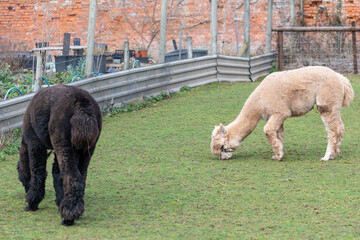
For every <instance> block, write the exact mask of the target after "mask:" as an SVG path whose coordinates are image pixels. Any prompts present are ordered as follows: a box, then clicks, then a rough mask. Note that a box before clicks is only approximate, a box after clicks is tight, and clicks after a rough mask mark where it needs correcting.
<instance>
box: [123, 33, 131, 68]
mask: <svg viewBox="0 0 360 240" xmlns="http://www.w3.org/2000/svg"><path fill="white" fill-rule="evenodd" d="M129 55H130V54H129V41H128V40H126V41H125V43H124V70H128V69H129Z"/></svg>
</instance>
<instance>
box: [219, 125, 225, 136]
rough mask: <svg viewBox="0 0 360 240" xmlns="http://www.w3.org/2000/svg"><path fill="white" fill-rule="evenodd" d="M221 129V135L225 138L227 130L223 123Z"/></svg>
mask: <svg viewBox="0 0 360 240" xmlns="http://www.w3.org/2000/svg"><path fill="white" fill-rule="evenodd" d="M219 127H220V134H221V135H222V136H224V135H225V133H226V130H225V127H224V125H222V123H220V125H219Z"/></svg>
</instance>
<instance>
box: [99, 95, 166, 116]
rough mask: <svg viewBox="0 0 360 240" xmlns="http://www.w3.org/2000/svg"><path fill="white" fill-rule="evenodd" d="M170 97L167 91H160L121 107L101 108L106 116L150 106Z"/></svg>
mask: <svg viewBox="0 0 360 240" xmlns="http://www.w3.org/2000/svg"><path fill="white" fill-rule="evenodd" d="M170 97H171V94H170V93H169V92H167V91H162V92H161V93H160V94H158V95H155V96H151V97H146V96H145V97H143V99H142V100H137V101H133V102H129V103H127V104H125V105H124V106H121V107H106V108H105V109H104V110H103V114H104V115H108V116H115V115H117V114H119V113H125V112H134V111H139V110H141V109H143V108H146V107H149V106H152V105H154V104H156V103H157V102H160V101H162V100H165V99H169V98H170Z"/></svg>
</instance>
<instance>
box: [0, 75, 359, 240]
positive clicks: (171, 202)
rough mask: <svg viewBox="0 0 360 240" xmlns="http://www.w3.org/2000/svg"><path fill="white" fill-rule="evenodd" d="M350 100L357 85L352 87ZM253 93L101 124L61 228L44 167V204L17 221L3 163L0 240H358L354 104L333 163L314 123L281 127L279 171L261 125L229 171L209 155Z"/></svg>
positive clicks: (218, 89) (176, 102) (226, 93)
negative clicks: (76, 216)
mask: <svg viewBox="0 0 360 240" xmlns="http://www.w3.org/2000/svg"><path fill="white" fill-rule="evenodd" d="M351 82H352V85H353V87H354V90H355V94H357V92H359V91H360V78H359V77H351ZM257 85H258V83H221V84H209V85H206V86H203V87H198V88H194V89H192V91H189V92H182V93H178V94H176V95H175V96H173V97H172V98H171V99H169V100H165V101H162V102H159V103H157V105H156V106H154V107H150V108H146V109H142V110H141V111H137V112H131V113H125V114H120V115H117V116H115V117H105V118H104V124H103V132H102V135H101V138H100V140H99V142H98V145H97V149H96V151H95V154H94V156H93V158H92V162H91V164H90V167H89V173H88V182H87V188H86V195H85V204H86V206H85V213H84V215H83V216H82V218H81V219H80V220H79V221H77V222H76V225H75V226H73V227H63V226H61V225H60V216H59V213H58V211H57V207H56V205H55V202H54V199H55V193H54V189H53V187H52V177H51V174H50V173H51V164H52V161H51V160H49V161H48V172H49V176H48V179H47V185H46V196H45V199H44V200H43V201H42V202H41V204H40V206H39V211H37V212H30V213H29V212H25V211H24V210H23V207H25V205H26V204H25V194H24V190H23V188H22V186H21V184H20V182H19V181H18V180H17V173H16V163H17V156H16V155H12V156H11V157H9V158H8V159H6V160H5V161H0V166H1V167H0V196H1V197H0V239H3V238H14V239H228V238H233V239H356V238H358V236H359V235H360V215H359V207H360V178H359V172H360V149H359V145H360V144H359V141H358V140H359V131H358V130H359V129H360V128H359V117H360V116H359V113H360V106H359V100H358V98H357V96H356V98H355V100H354V103H352V105H351V106H350V107H348V108H344V109H343V111H342V117H343V121H344V123H345V127H346V132H345V136H344V140H343V144H342V156H341V157H340V158H336V160H334V161H329V162H325V163H324V162H320V161H319V159H320V158H321V157H322V156H323V155H324V153H325V149H326V132H325V129H324V126H323V123H322V121H321V119H320V117H319V114H318V113H317V112H316V111H315V110H313V111H311V112H310V113H308V114H307V115H306V116H304V117H300V118H292V119H288V120H287V121H286V122H285V140H284V152H285V156H284V158H283V161H281V162H277V161H272V160H270V158H271V156H272V152H271V147H270V145H269V144H268V143H267V142H266V139H265V136H264V134H263V126H264V122H263V121H262V122H260V123H259V125H258V126H257V128H256V129H255V131H254V132H253V134H251V135H250V136H249V137H248V138H247V139H246V140H245V141H244V142H243V144H242V146H241V147H240V148H239V150H237V151H236V152H235V154H234V156H233V158H232V159H230V160H226V161H220V160H218V159H217V158H216V157H215V156H213V155H212V154H211V152H210V136H211V131H212V130H213V127H214V126H215V125H218V124H219V122H222V123H224V124H228V123H230V122H231V121H232V120H234V119H235V118H236V116H237V115H238V113H239V112H240V109H241V107H242V105H243V103H244V101H245V100H246V98H247V97H248V96H249V95H250V93H251V92H252V91H253V90H254V89H255V87H256V86H257Z"/></svg>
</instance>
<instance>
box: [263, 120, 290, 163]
mask: <svg viewBox="0 0 360 240" xmlns="http://www.w3.org/2000/svg"><path fill="white" fill-rule="evenodd" d="M285 119H286V118H285V117H284V116H282V115H280V114H275V115H272V116H271V117H270V118H269V120H268V122H267V123H266V125H265V127H264V132H265V135H266V139H267V140H268V142H269V143H270V145H271V147H272V149H273V152H274V154H275V155H274V156H273V157H272V158H271V159H273V160H278V161H280V160H281V158H282V157H283V156H284V152H283V145H282V142H281V140H282V139H281V140H280V139H279V138H278V135H280V137H282V136H283V135H282V134H281V133H282V131H281V128H283V127H282V126H283V123H284V120H285ZM279 130H280V131H279ZM282 130H283V129H282Z"/></svg>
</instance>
